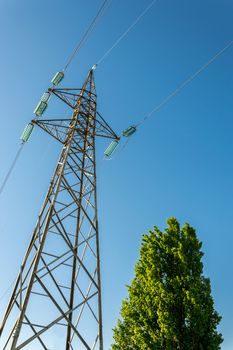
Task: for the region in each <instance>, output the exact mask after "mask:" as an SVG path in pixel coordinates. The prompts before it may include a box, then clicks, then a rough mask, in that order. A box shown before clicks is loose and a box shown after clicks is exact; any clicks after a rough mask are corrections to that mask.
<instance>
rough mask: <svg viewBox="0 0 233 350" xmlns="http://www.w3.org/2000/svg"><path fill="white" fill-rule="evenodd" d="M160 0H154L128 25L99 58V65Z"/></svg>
mask: <svg viewBox="0 0 233 350" xmlns="http://www.w3.org/2000/svg"><path fill="white" fill-rule="evenodd" d="M157 1H158V0H153V1H152V2H151V3H150V4H149V5H148V6H147V7H146V8H145V10H144V11H143V12H142V13H141V14H140V15H139V16H138V17H137V18H136V20H135V21H134V22H133V23H132V24H131V25H130V26H129V27H128V29H127V30H126V31H125V32H124V33H123V34H122V35H121V36H120V37H119V38H118V39H117V40H116V41H115V43H114V44H113V45H112V46H111V47H110V48H109V49H108V50H107V51H106V52H105V54H104V55H103V56H102V57H101V58H100V59H99V61H98V62H97V65H99V64H100V63H101V62H102V61H103V60H104V59H105V58H106V57H107V56H108V55H109V54H110V52H111V51H112V50H113V49H114V48H115V47H116V46H117V45H119V43H120V42H121V41H122V40H123V39H124V37H125V36H126V35H127V34H128V33H129V32H130V31H131V30H132V29H133V28H134V27H135V26H136V24H137V23H138V22H139V21H140V19H141V18H142V17H144V16H145V14H146V13H147V12H148V11H149V10H150V8H151V7H152V6H153V5H154V4H155V3H156V2H157Z"/></svg>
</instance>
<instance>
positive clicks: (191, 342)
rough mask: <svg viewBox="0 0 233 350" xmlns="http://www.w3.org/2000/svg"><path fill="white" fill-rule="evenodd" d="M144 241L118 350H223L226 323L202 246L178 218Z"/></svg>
mask: <svg viewBox="0 0 233 350" xmlns="http://www.w3.org/2000/svg"><path fill="white" fill-rule="evenodd" d="M167 224H168V228H167V229H166V230H165V232H161V231H160V230H159V229H158V228H157V227H154V230H153V231H150V232H149V234H146V235H144V236H143V240H142V245H141V250H140V259H139V261H138V262H137V264H136V267H135V277H134V279H133V281H132V284H131V286H128V297H127V298H126V299H125V300H124V301H123V303H122V308H121V318H120V319H119V320H118V323H117V326H116V327H115V328H114V330H113V331H114V340H115V343H114V344H113V345H112V350H127V349H133V350H148V349H153V350H157V349H158V350H159V349H164V350H172V349H179V350H217V349H220V344H221V343H222V336H221V334H219V333H218V331H217V325H218V323H219V322H220V319H221V317H220V316H219V315H218V313H217V312H216V311H215V309H214V303H213V298H212V296H211V286H210V280H209V279H208V278H206V277H204V276H203V264H202V261H201V259H202V256H203V253H202V251H201V246H202V244H201V242H200V241H199V240H198V239H197V236H196V233H195V230H194V229H193V228H192V227H191V226H190V225H189V224H185V226H184V227H183V228H182V229H181V228H180V225H179V223H178V222H177V220H176V219H175V218H170V219H169V220H168V221H167Z"/></svg>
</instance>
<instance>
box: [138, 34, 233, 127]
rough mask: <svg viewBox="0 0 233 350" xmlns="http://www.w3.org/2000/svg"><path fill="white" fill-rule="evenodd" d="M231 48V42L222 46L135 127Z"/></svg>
mask: <svg viewBox="0 0 233 350" xmlns="http://www.w3.org/2000/svg"><path fill="white" fill-rule="evenodd" d="M231 46H233V40H232V41H230V42H229V43H228V44H227V45H226V46H224V47H223V48H222V49H221V50H220V51H218V52H217V53H216V54H215V55H214V56H213V57H212V58H211V59H210V60H209V61H207V62H206V63H205V64H204V65H203V66H201V67H200V68H199V69H198V70H197V71H196V72H195V73H194V74H192V75H191V76H190V77H189V78H188V79H186V80H185V81H184V82H183V83H181V84H180V85H178V87H177V88H176V89H175V90H174V91H173V92H172V93H170V94H169V95H168V96H167V97H166V98H165V99H164V100H163V101H162V102H160V103H159V104H158V105H157V106H156V107H154V108H153V109H152V110H151V111H150V112H149V113H148V114H147V115H146V116H145V117H144V118H143V119H142V120H141V121H140V122H139V123H138V124H137V125H136V126H139V125H141V124H142V123H144V122H145V121H146V120H147V119H148V118H150V117H151V116H152V114H154V113H156V112H158V111H159V110H160V109H161V108H162V107H164V106H165V105H166V104H167V103H168V102H169V101H170V100H171V99H172V98H173V97H175V96H176V95H177V94H178V93H179V92H180V91H181V90H183V89H184V88H185V87H186V86H187V85H188V84H189V83H191V82H192V81H193V80H194V79H195V78H197V77H198V76H199V75H200V74H201V73H202V72H203V71H204V70H205V69H206V68H207V67H209V66H210V65H211V64H212V63H213V62H214V61H215V60H216V59H217V58H219V56H221V55H222V54H223V53H224V52H225V51H226V50H227V49H229V48H230V47H231Z"/></svg>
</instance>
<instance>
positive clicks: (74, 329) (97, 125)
mask: <svg viewBox="0 0 233 350" xmlns="http://www.w3.org/2000/svg"><path fill="white" fill-rule="evenodd" d="M49 92H50V93H51V94H53V95H56V96H57V97H58V98H59V99H60V100H62V101H63V102H64V103H66V104H67V105H68V106H69V107H71V108H72V117H71V118H68V119H67V118H66V119H64V118H63V119H62V118H61V119H47V120H42V119H41V120H39V119H37V120H34V121H32V122H33V123H34V124H37V125H38V126H39V127H41V128H42V129H43V130H45V131H46V132H47V133H48V134H49V135H51V136H52V137H53V138H55V139H56V140H58V141H59V142H60V143H61V144H62V150H61V153H60V156H59V160H58V162H57V165H56V168H55V172H54V175H53V177H52V180H51V183H50V186H49V189H48V192H47V194H46V197H45V200H44V203H43V206H42V209H41V212H40V214H39V216H38V219H37V222H36V226H35V229H34V231H33V234H32V238H31V241H30V243H29V245H28V248H27V251H26V254H25V257H24V259H23V262H22V265H21V268H20V272H19V274H18V277H17V280H16V283H15V286H14V289H13V292H12V295H11V298H10V301H9V304H8V306H7V309H6V312H5V315H4V317H3V320H2V324H1V328H0V332H1V334H2V332H3V330H4V328H5V330H4V333H5V331H6V328H7V327H6V323H7V324H8V321H9V322H11V324H12V326H11V327H8V329H7V338H6V341H4V344H5V345H4V348H3V349H4V350H5V349H11V350H20V349H30V350H39V349H46V350H83V349H85V350H86V349H88V350H93V349H99V350H103V335H102V307H101V284H100V252H99V229H98V212H97V193H96V192H97V188H96V151H95V139H96V136H100V137H105V138H109V139H116V140H117V139H118V137H117V135H116V134H115V133H114V131H113V130H112V129H111V128H110V126H109V125H108V124H107V122H106V121H105V120H104V119H103V118H102V117H101V116H100V114H99V113H98V112H97V110H96V89H95V83H94V76H93V70H90V72H89V73H88V76H87V78H86V80H85V82H84V84H83V86H82V88H81V89H58V88H51V89H49ZM16 309H17V312H15V311H16ZM10 320H11V321H10ZM8 330H9V332H8Z"/></svg>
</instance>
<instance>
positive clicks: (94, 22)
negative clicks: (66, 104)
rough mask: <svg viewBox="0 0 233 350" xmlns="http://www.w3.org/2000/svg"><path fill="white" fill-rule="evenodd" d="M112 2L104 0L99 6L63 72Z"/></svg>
mask: <svg viewBox="0 0 233 350" xmlns="http://www.w3.org/2000/svg"><path fill="white" fill-rule="evenodd" d="M111 2H112V0H104V1H103V2H102V4H101V6H100V7H99V9H98V11H97V13H96V15H95V17H94V18H93V20H92V21H91V23H90V25H89V26H88V28H87V30H86V31H85V33H84V34H83V36H82V38H81V40H80V41H79V43H78V45H77V46H76V47H75V49H74V50H73V52H72V54H71V55H70V57H69V59H68V61H67V63H66V64H65V67H64V69H63V72H65V71H66V69H67V68H68V66H69V65H70V63H71V62H72V60H73V59H74V57H75V56H76V55H77V54H78V52H79V50H80V49H81V47H82V46H83V45H84V44H85V42H86V41H87V39H88V37H89V36H90V34H91V32H92V31H93V29H94V27H95V26H96V24H97V22H98V20H99V19H100V18H101V17H103V16H104V15H105V13H106V11H107V10H108V8H109V6H110V5H111ZM107 3H108V5H107V7H106V8H105V6H106V4H107Z"/></svg>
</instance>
